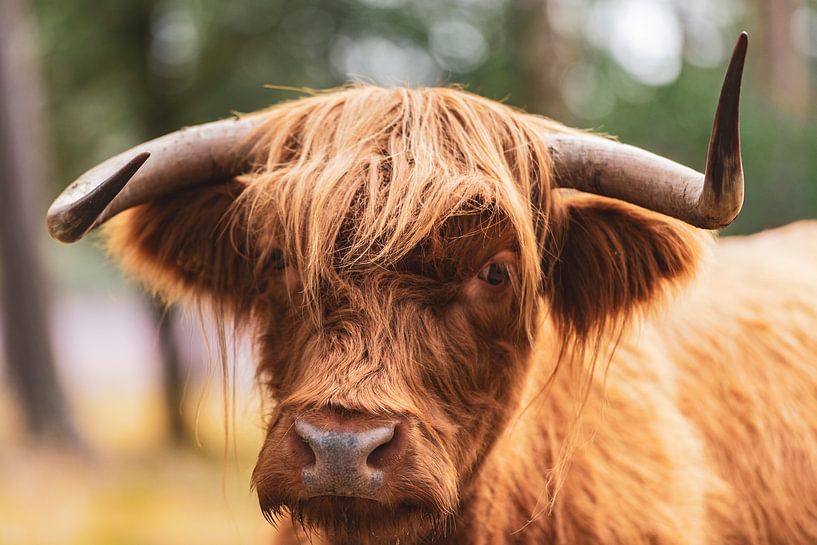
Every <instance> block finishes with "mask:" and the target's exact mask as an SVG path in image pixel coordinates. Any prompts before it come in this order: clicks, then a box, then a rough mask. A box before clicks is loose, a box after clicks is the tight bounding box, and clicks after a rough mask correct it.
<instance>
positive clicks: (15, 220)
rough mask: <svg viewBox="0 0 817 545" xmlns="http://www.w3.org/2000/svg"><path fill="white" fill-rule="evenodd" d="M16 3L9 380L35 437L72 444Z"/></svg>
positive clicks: (2, 188)
mask: <svg viewBox="0 0 817 545" xmlns="http://www.w3.org/2000/svg"><path fill="white" fill-rule="evenodd" d="M30 28H31V27H30V26H29V21H28V20H27V18H26V17H25V14H24V11H23V5H22V2H21V1H20V0H2V1H0V266H2V299H3V318H4V319H3V325H4V328H5V340H6V343H5V344H6V362H7V366H8V374H9V378H10V380H11V382H12V384H13V386H14V390H15V391H16V393H17V395H18V396H19V401H20V405H21V407H22V411H23V414H24V416H25V418H26V424H27V427H28V430H29V432H30V433H31V434H32V435H34V436H35V437H38V438H41V439H48V440H57V441H62V442H68V443H72V444H77V443H78V439H77V434H76V432H75V429H74V427H73V425H72V422H71V419H70V417H69V413H68V410H67V403H66V399H65V395H64V393H63V391H62V389H61V388H60V384H59V382H58V380H57V374H56V370H55V368H54V359H53V353H52V349H51V339H50V336H49V328H48V312H47V288H46V283H45V278H44V274H43V270H42V264H41V256H40V252H39V246H40V245H39V240H40V236H38V232H39V230H41V229H43V228H44V227H43V225H44V222H43V221H42V220H41V218H42V214H41V213H40V210H39V206H38V203H39V202H41V199H39V197H40V195H39V192H40V190H41V188H42V187H43V185H44V181H45V180H44V175H45V173H44V169H43V165H44V164H45V163H46V161H45V160H44V158H43V139H42V135H41V134H40V131H41V128H42V115H41V111H40V108H41V107H42V100H41V98H42V96H41V89H40V86H39V80H38V77H37V69H36V67H35V66H34V59H35V56H34V51H33V43H32V36H31V33H30Z"/></svg>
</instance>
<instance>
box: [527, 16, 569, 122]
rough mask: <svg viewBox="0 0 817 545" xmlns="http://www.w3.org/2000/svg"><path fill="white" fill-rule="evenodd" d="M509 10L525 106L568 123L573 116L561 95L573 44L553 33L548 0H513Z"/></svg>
mask: <svg viewBox="0 0 817 545" xmlns="http://www.w3.org/2000/svg"><path fill="white" fill-rule="evenodd" d="M512 9H513V12H514V15H515V19H516V21H515V22H516V24H515V25H514V27H515V28H517V29H518V38H517V40H518V46H517V51H518V54H519V64H520V68H521V70H522V81H523V86H524V90H525V91H524V92H525V96H524V103H525V109H526V110H527V111H529V112H532V113H537V114H543V115H546V116H548V117H552V118H553V119H558V120H559V121H563V122H568V123H569V122H570V119H571V117H572V116H571V115H570V110H569V109H568V108H567V106H566V104H565V102H564V100H563V98H562V82H563V80H564V77H565V74H566V73H567V71H568V69H570V67H571V66H572V64H573V62H574V60H575V56H576V51H575V44H573V43H571V41H570V40H569V39H568V38H567V37H565V36H557V35H555V34H554V31H553V27H552V26H551V24H550V20H549V19H548V0H514V4H513V5H512Z"/></svg>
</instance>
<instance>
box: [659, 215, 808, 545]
mask: <svg viewBox="0 0 817 545" xmlns="http://www.w3.org/2000/svg"><path fill="white" fill-rule="evenodd" d="M662 322H663V323H659V324H657V325H659V327H658V328H656V329H655V333H656V334H657V335H660V336H661V337H663V342H664V343H665V345H666V347H667V349H668V350H669V351H670V354H671V358H672V359H673V360H674V361H675V362H677V367H678V390H677V396H678V401H677V402H678V407H679V409H680V410H681V412H682V414H684V415H685V416H686V417H687V418H688V419H689V420H690V421H691V422H692V423H693V425H694V427H695V428H696V429H697V430H698V431H699V433H700V436H701V439H702V440H703V442H704V449H705V453H706V456H707V458H708V462H709V464H710V465H711V467H712V469H713V470H714V472H715V473H717V474H718V475H720V476H721V477H722V478H723V479H724V481H726V483H727V485H728V486H729V487H731V490H732V492H731V493H730V494H729V496H732V498H731V505H727V506H726V509H727V511H726V512H723V511H720V512H719V510H718V509H713V510H712V512H711V516H713V517H721V516H726V517H727V519H728V520H724V521H723V523H722V525H724V526H728V525H730V523H736V524H735V526H734V533H736V534H737V535H736V536H735V537H734V540H735V541H736V542H740V543H786V544H800V543H802V544H805V543H816V542H817V222H800V223H795V224H791V225H788V226H786V227H782V228H779V229H775V230H771V231H767V232H764V233H760V234H758V235H753V236H749V237H733V238H724V239H722V240H721V241H719V243H718V245H717V247H716V249H715V251H714V255H713V256H712V260H711V262H710V263H708V264H707V265H706V266H705V270H704V271H702V274H701V275H700V276H699V278H698V279H697V281H696V284H695V285H694V286H693V287H692V288H691V290H690V292H689V293H687V294H685V295H684V296H682V297H681V298H680V299H679V300H678V301H677V304H676V305H675V306H674V307H673V311H672V312H671V313H670V314H669V318H667V319H666V321H662ZM730 511H731V512H730ZM716 524H717V523H716ZM728 533H733V532H732V531H730V532H728Z"/></svg>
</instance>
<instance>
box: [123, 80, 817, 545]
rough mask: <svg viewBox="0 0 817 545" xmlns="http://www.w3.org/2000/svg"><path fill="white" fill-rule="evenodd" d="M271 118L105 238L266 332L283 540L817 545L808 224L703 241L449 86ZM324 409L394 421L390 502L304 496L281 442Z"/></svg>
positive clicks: (167, 282)
mask: <svg viewBox="0 0 817 545" xmlns="http://www.w3.org/2000/svg"><path fill="white" fill-rule="evenodd" d="M268 113H269V121H268V122H267V123H266V124H265V125H264V126H263V127H261V129H259V131H258V132H257V133H256V134H255V135H253V137H252V138H254V139H255V141H254V146H255V147H254V154H255V157H256V160H257V166H256V168H255V169H254V170H253V171H252V172H251V173H248V174H246V175H244V176H241V177H239V178H237V179H236V180H233V181H231V182H230V183H229V184H226V185H225V186H220V187H209V188H200V189H197V190H193V191H188V192H184V193H180V194H178V195H174V196H171V197H168V198H166V199H162V200H160V201H157V202H154V203H151V204H149V205H144V206H142V207H139V208H137V209H134V210H131V211H129V212H126V213H124V214H122V215H121V216H120V217H119V218H117V219H116V220H114V221H113V222H111V224H110V225H109V227H108V229H107V231H108V237H107V241H108V247H109V249H110V251H111V252H112V253H113V254H115V255H116V256H117V257H118V258H119V259H120V260H121V263H122V265H123V267H124V268H125V269H126V270H127V271H129V272H130V273H131V274H133V275H135V276H137V277H139V278H141V279H143V280H144V281H145V282H146V283H147V284H148V285H149V286H150V287H151V289H154V290H156V291H157V292H159V293H161V294H163V295H164V296H165V297H167V298H168V300H171V301H172V300H176V299H188V300H193V301H197V302H202V303H207V304H211V305H213V306H214V307H215V308H216V310H217V312H219V313H220V314H221V315H224V314H229V315H230V316H232V317H233V318H234V319H235V323H236V325H237V326H238V327H243V328H245V329H246V330H247V331H248V332H249V333H250V334H251V335H253V338H254V340H255V345H256V352H257V364H258V377H259V380H260V381H261V382H262V384H263V385H264V386H265V389H266V391H267V392H268V394H269V395H270V397H271V398H272V399H273V400H274V401H275V406H274V408H273V411H272V414H270V416H269V422H268V433H267V439H266V441H265V443H264V445H263V448H262V450H261V453H260V455H259V460H258V464H257V466H256V470H255V473H254V476H253V484H254V486H255V487H256V490H257V492H258V495H259V500H260V503H261V507H262V510H263V511H264V513H265V515H266V516H268V517H269V518H270V519H272V520H275V521H276V522H278V523H279V525H280V526H279V528H280V534H279V537H278V538H277V541H276V543H279V544H289V543H306V542H308V541H307V540H311V541H312V542H313V543H326V544H337V545H339V544H351V543H355V544H375V543H377V544H383V543H395V544H396V543H400V544H401V545H410V544H412V543H451V544H454V543H460V544H463V543H468V544H479V543H485V544H502V543H508V544H510V543H518V544H533V543H564V544H568V543H571V544H593V543H598V544H602V543H603V544H627V545H633V544H640V543H643V544H645V545H646V544H650V545H656V544H678V545H681V544H684V545H687V544H689V545H691V544H716V543H717V544H724V543H734V544H738V543H750V544H758V545H760V544H777V543H780V544H782V543H787V544H807V543H813V542H815V540H817V484H815V479H814V478H813V476H814V475H815V473H816V472H817V420H816V419H815V417H814V416H813V415H814V414H816V413H817V340H815V336H814V334H813V330H814V327H815V324H817V285H815V281H814V272H815V271H817V247H815V243H814V242H809V241H814V240H815V239H817V225H815V224H800V225H796V226H791V227H788V228H785V229H781V230H777V231H772V232H769V233H764V234H761V235H757V236H754V237H749V238H746V239H726V240H724V241H720V242H717V243H715V242H713V240H712V238H711V237H710V236H709V235H708V234H705V233H702V232H699V231H697V230H695V229H692V228H691V227H688V226H686V225H684V224H682V223H680V222H678V221H675V220H672V219H669V218H666V217H664V216H661V215H659V214H656V213H653V212H649V211H646V210H643V209H640V208H638V207H635V206H633V205H630V204H627V203H623V202H618V201H614V200H611V199H606V198H602V197H597V196H590V195H579V194H575V193H566V194H562V193H561V192H560V191H557V190H555V189H553V188H551V187H550V178H551V176H550V170H549V169H550V159H549V156H548V152H547V149H546V147H545V146H544V145H543V144H542V140H541V139H540V138H539V137H538V135H540V134H542V133H543V132H546V131H568V130H571V129H567V128H565V127H562V126H561V125H559V124H557V123H554V122H552V121H549V120H546V119H543V118H538V117H534V116H529V115H527V114H524V113H522V112H518V111H515V110H512V109H510V108H507V107H505V106H503V105H500V104H497V103H494V102H491V101H488V100H486V99H482V98H479V97H476V96H474V95H470V94H468V93H465V92H463V91H460V90H456V89H413V90H410V89H400V88H398V89H381V88H376V87H367V86H356V87H350V88H346V89H342V90H339V91H335V92H331V93H322V94H318V95H316V96H313V97H309V98H306V99H302V100H299V101H296V102H293V103H289V104H284V105H281V106H276V107H274V108H272V109H270V110H269V112H268ZM809 244H810V245H811V247H809V246H808V245H809ZM500 252H505V253H506V254H507V252H511V254H512V255H514V256H515V258H514V261H513V264H512V268H511V271H512V278H511V282H510V284H509V285H508V286H507V287H504V288H502V289H495V290H490V289H488V288H486V286H485V285H483V284H481V283H480V281H479V280H477V278H476V277H475V275H476V274H477V272H478V271H479V270H480V269H481V268H482V267H483V265H485V263H487V262H489V261H490V259H491V258H492V256H494V255H497V254H498V253H500ZM597 363H601V365H597ZM327 408H331V409H332V410H334V411H342V412H345V411H353V412H355V413H358V414H363V415H369V416H368V418H370V419H372V420H373V421H376V420H377V419H379V418H385V417H393V416H400V417H401V418H404V419H405V421H406V422H407V425H406V429H407V431H406V433H407V441H408V444H409V445H410V449H409V451H408V452H409V454H408V455H407V457H406V459H405V460H403V461H402V463H401V467H400V469H399V471H397V472H396V473H395V474H394V475H390V476H389V479H388V480H387V481H386V482H385V484H384V486H383V490H382V492H381V493H380V496H379V499H378V501H377V502H374V501H371V500H357V499H348V498H346V499H341V498H312V499H307V498H305V497H304V496H302V495H301V492H300V488H299V487H300V476H299V475H300V474H299V473H298V471H297V468H293V467H290V464H289V463H288V459H287V451H286V448H285V445H284V441H283V437H284V434H285V433H286V430H287V429H288V427H289V426H290V425H291V423H292V419H293V417H294V416H293V415H298V414H305V413H310V412H314V411H317V410H318V409H327ZM290 522H291V524H290Z"/></svg>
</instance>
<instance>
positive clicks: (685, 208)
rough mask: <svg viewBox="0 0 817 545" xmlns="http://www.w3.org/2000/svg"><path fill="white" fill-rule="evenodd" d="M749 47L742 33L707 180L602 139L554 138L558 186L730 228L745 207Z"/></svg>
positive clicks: (691, 221) (550, 137)
mask: <svg viewBox="0 0 817 545" xmlns="http://www.w3.org/2000/svg"><path fill="white" fill-rule="evenodd" d="M747 46H748V36H747V34H746V33H745V32H742V33H741V34H740V36H739V37H738V40H737V43H736V44H735V50H734V52H733V53H732V59H731V61H730V62H729V68H728V70H727V72H726V77H725V78H724V82H723V87H722V89H721V96H720V99H719V101H718V108H717V110H716V112H715V122H714V125H713V127H712V135H711V136H710V139H709V151H708V152H707V159H706V174H705V175H704V174H701V173H699V172H697V171H695V170H693V169H691V168H688V167H685V166H683V165H680V164H678V163H675V162H673V161H670V160H669V159H665V158H663V157H660V156H658V155H654V154H652V153H650V152H648V151H644V150H642V149H639V148H636V147H633V146H627V145H624V144H620V143H618V142H614V141H612V140H607V139H605V138H602V137H599V136H593V135H585V134H581V135H575V134H551V135H548V137H547V138H548V145H549V146H550V149H551V153H552V156H553V163H554V172H555V177H556V185H558V186H560V187H570V188H573V189H578V190H580V191H587V192H590V193H596V194H598V195H606V196H608V197H613V198H616V199H621V200H624V201H627V202H631V203H633V204H637V205H639V206H643V207H644V208H649V209H651V210H655V211H656V212H660V213H662V214H666V215H668V216H672V217H675V218H678V219H680V220H683V221H685V222H687V223H689V224H691V225H694V226H696V227H701V228H704V229H717V228H719V227H724V226H726V225H729V224H730V223H731V222H732V220H734V219H735V217H736V216H737V215H738V212H740V209H741V206H743V165H742V163H741V155H740V131H739V124H738V109H739V104H740V83H741V77H742V74H743V64H744V60H745V58H746V48H747Z"/></svg>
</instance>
